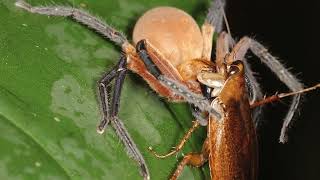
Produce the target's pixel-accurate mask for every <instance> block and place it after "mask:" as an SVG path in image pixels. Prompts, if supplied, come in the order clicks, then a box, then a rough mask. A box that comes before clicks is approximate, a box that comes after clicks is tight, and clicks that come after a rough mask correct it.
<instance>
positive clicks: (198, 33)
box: [16, 0, 303, 179]
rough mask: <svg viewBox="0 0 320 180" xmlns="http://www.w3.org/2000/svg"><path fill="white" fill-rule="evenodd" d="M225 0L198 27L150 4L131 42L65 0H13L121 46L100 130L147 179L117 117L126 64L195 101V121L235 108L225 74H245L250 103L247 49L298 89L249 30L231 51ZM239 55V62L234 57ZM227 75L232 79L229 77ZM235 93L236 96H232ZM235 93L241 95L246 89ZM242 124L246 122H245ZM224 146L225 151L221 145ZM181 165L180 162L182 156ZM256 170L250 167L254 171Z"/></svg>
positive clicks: (164, 89) (217, 118) (218, 117)
mask: <svg viewBox="0 0 320 180" xmlns="http://www.w3.org/2000/svg"><path fill="white" fill-rule="evenodd" d="M224 4H225V2H224V1H220V0H217V1H214V3H212V5H211V7H210V9H209V11H208V14H207V17H206V20H205V23H204V24H203V25H202V27H201V30H200V29H199V27H198V25H197V24H196V23H195V21H194V20H193V18H192V17H191V16H190V15H188V14H187V13H185V12H183V11H181V10H178V9H176V8H171V7H159V8H154V9H152V10H150V11H148V12H146V13H145V14H144V15H143V16H142V17H141V18H140V19H139V20H138V22H137V24H136V25H135V28H134V32H133V44H131V43H130V42H129V41H128V40H127V38H126V37H125V36H124V35H123V34H122V33H120V32H119V31H117V30H115V29H113V28H112V27H111V26H109V25H108V24H106V23H104V22H103V21H102V20H100V19H99V18H96V17H94V16H93V15H91V14H89V13H87V12H85V11H83V10H80V9H76V8H72V7H64V6H31V5H30V4H28V3H26V2H25V1H22V0H19V1H17V2H16V5H17V6H18V7H20V8H23V9H25V10H27V11H29V12H31V13H36V14H43V15H50V16H65V17H70V18H72V19H73V20H76V21H78V22H80V23H82V24H84V25H86V26H88V27H89V28H91V29H93V30H95V31H97V32H98V33H100V34H102V35H103V36H104V37H106V38H108V39H109V40H111V41H112V42H113V43H115V44H116V45H118V46H120V47H121V48H122V51H123V54H122V55H121V56H120V58H119V59H120V60H119V62H118V64H117V65H116V66H115V67H114V68H112V69H111V70H110V71H109V72H108V73H107V74H106V75H105V76H104V77H102V78H101V80H100V81H99V85H98V89H99V97H100V99H101V107H102V112H103V118H102V121H101V123H100V124H99V125H98V128H97V131H98V132H99V133H103V132H104V130H105V128H106V127H107V126H108V125H109V124H111V125H112V126H113V127H114V128H115V130H116V132H117V134H118V136H119V137H120V139H121V140H122V142H123V143H124V145H125V147H126V149H127V151H128V152H129V154H130V155H131V156H132V158H133V159H134V160H135V161H136V162H137V163H138V165H139V167H140V172H141V174H142V176H143V177H144V179H149V178H150V174H149V170H148V168H147V165H146V163H145V160H144V158H143V157H142V155H141V153H140V151H139V150H138V149H137V147H136V145H135V143H134V141H133V139H132V138H131V137H130V135H129V133H128V132H127V130H126V128H125V127H124V125H123V124H122V122H121V120H120V119H119V117H118V111H119V105H120V95H121V89H122V85H123V82H124V78H125V76H126V73H127V71H128V70H130V71H133V72H135V73H137V74H139V75H140V76H141V77H142V78H143V79H144V80H145V81H146V82H147V83H148V84H149V85H150V87H151V88H152V89H153V90H154V91H156V92H157V93H158V94H159V95H160V96H162V97H166V98H167V99H168V100H171V101H175V102H182V101H186V102H188V103H190V104H192V105H193V106H194V107H195V110H194V111H193V114H194V116H195V117H196V119H197V121H195V125H194V126H195V127H197V126H198V125H199V124H201V125H207V124H208V123H209V127H211V125H212V124H211V123H212V122H224V121H225V119H226V118H225V115H226V114H227V113H226V112H227V111H228V110H232V108H229V109H228V108H227V106H226V107H225V105H228V103H229V101H227V100H226V99H224V98H222V97H224V96H223V94H224V93H232V91H230V92H228V91H225V88H226V87H228V86H227V84H228V82H229V79H233V77H238V75H239V76H240V77H239V79H241V78H242V81H243V80H244V79H246V80H247V81H246V82H241V84H236V85H232V86H234V87H238V86H239V90H241V91H240V93H239V94H238V95H239V96H240V95H241V94H242V90H243V93H244V92H246V91H245V90H246V89H247V88H248V89H250V92H251V93H250V97H249V98H247V99H246V100H241V103H244V104H245V105H244V106H243V107H246V106H248V99H249V100H250V102H256V101H257V100H259V99H260V98H261V92H260V89H259V86H258V85H257V83H256V80H255V79H254V77H253V75H252V72H251V70H250V69H249V68H248V66H247V62H246V61H244V60H245V58H244V55H245V53H246V51H247V50H248V49H250V50H251V51H252V52H253V53H254V54H255V55H257V56H258V57H259V58H260V59H261V60H262V62H264V63H265V64H266V65H267V66H268V67H269V68H270V69H271V70H272V71H273V72H274V73H275V74H276V75H277V76H278V77H279V78H280V80H281V81H283V82H284V83H285V84H286V85H287V86H288V87H289V89H290V90H292V91H298V90H301V89H302V87H303V86H302V84H301V83H299V82H298V81H297V80H296V79H295V77H294V76H293V75H292V74H291V73H290V72H288V71H287V70H286V69H285V68H284V67H283V66H282V65H281V64H280V63H279V62H278V61H277V59H276V58H274V57H273V56H271V55H270V54H269V53H268V52H267V50H266V49H265V48H264V47H263V46H262V45H261V44H260V43H258V42H257V41H255V40H253V39H250V38H248V37H245V38H243V39H241V40H240V41H239V42H238V43H237V44H236V45H235V46H234V47H233V49H232V51H231V52H230V53H229V49H230V48H232V46H233V40H232V39H231V37H229V35H228V34H227V33H224V32H221V30H222V24H223V23H222V22H223V15H224V14H223V7H224ZM215 32H216V33H219V34H220V35H219V38H218V41H217V46H216V49H217V52H216V61H215V62H214V63H213V62H211V61H210V60H211V50H212V37H213V34H214V33H215ZM239 59H240V60H243V62H241V61H235V60H239ZM244 69H245V74H244ZM244 76H245V77H246V78H244ZM231 77H232V78H231ZM112 81H115V82H114V87H113V91H111V90H110V89H109V88H108V86H109V85H110V84H111V82H112ZM230 82H233V81H231V80H230ZM230 86H231V85H230ZM111 93H112V98H111V97H110V96H111ZM235 98H239V97H238V96H235ZM240 98H246V95H245V93H244V95H243V97H240ZM219 99H221V100H219ZM299 99H300V95H299V94H296V95H294V97H293V103H292V105H291V107H290V109H289V112H288V115H287V117H286V118H285V123H284V126H283V130H282V132H281V136H280V141H282V142H284V141H286V134H287V127H288V124H289V123H290V121H291V119H292V116H293V115H294V113H295V110H296V109H297V106H298V104H299ZM236 100H239V99H236ZM225 101H227V102H225ZM239 101H240V100H239ZM241 106H242V105H241ZM246 112H248V113H249V112H250V111H246ZM248 116H250V114H243V117H242V116H241V117H239V121H240V120H243V121H245V123H247V122H249V125H248V126H250V127H249V128H248V131H249V132H243V134H244V135H243V137H247V136H250V137H251V136H252V137H253V139H249V140H247V141H246V142H247V143H249V145H248V146H250V148H248V149H247V150H248V151H250V152H251V151H254V150H253V149H254V148H255V147H256V146H255V144H256V142H255V135H254V134H255V133H254V125H253V122H252V121H251V119H250V118H249V119H248ZM239 123H240V122H239ZM256 123H257V122H256ZM242 125H246V126H247V124H242ZM251 127H253V128H251ZM246 133H249V134H246ZM230 137H232V136H230ZM245 140H246V139H245ZM239 142H240V140H239ZM205 144H209V145H205V146H204V147H205V149H206V148H207V147H211V146H210V143H209V142H208V141H206V142H205ZM210 152H213V151H210ZM228 152H230V151H226V153H228ZM254 157H255V154H254V152H253V153H252V155H249V156H248V157H246V158H249V159H250V158H252V159H254ZM185 161H186V160H184V161H183V162H185ZM239 162H240V161H239ZM253 162H255V161H250V162H248V163H249V166H250V167H251V166H252V167H253V166H255V164H254V163H253ZM213 163H214V162H213ZM185 164H187V163H185ZM217 164H218V163H217ZM179 167H180V169H181V168H182V167H183V163H182V164H181V165H180V166H179ZM250 173H251V171H250ZM178 174H179V172H178V173H177V175H178ZM254 174H255V173H254V172H253V176H254Z"/></svg>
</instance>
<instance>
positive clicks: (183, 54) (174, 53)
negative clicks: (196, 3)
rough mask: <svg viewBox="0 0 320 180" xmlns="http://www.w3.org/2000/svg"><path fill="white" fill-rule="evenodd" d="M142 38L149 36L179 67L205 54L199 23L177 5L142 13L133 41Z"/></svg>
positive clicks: (135, 28)
mask: <svg viewBox="0 0 320 180" xmlns="http://www.w3.org/2000/svg"><path fill="white" fill-rule="evenodd" d="M142 39H147V40H148V41H149V42H150V43H151V44H152V45H153V46H154V47H155V48H157V49H158V50H159V52H161V53H162V55H164V56H165V57H166V58H167V59H168V60H169V61H170V62H171V63H172V65H173V66H175V67H177V66H178V65H180V64H181V63H183V62H185V61H188V60H191V59H197V58H200V57H201V54H202V49H203V40H202V35H201V31H200V28H199V26H198V25H197V23H196V22H195V20H194V19H193V18H192V17H191V16H190V15H189V14H187V13H186V12H184V11H182V10H180V9H177V8H173V7H157V8H154V9H151V10H149V11H147V12H146V13H145V14H144V15H143V16H141V17H140V18H139V20H138V21H137V23H136V25H135V27H134V30H133V42H134V44H136V43H137V42H138V41H140V40H142Z"/></svg>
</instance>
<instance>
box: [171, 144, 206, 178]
mask: <svg viewBox="0 0 320 180" xmlns="http://www.w3.org/2000/svg"><path fill="white" fill-rule="evenodd" d="M209 153H210V152H209V139H208V138H207V139H206V140H205V142H204V143H203V146H202V151H201V153H189V154H187V155H185V156H184V157H183V159H182V160H181V161H180V163H179V165H178V167H177V169H176V170H175V172H174V173H173V174H172V176H171V178H170V180H176V179H177V178H178V177H179V175H180V174H181V173H182V170H183V168H184V166H186V165H191V166H195V167H200V166H202V165H203V164H204V163H205V162H207V161H208V157H209Z"/></svg>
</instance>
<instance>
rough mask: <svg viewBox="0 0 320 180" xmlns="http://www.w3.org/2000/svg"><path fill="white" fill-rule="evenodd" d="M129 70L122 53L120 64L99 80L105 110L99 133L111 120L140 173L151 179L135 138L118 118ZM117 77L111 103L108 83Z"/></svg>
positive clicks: (102, 104)
mask: <svg viewBox="0 0 320 180" xmlns="http://www.w3.org/2000/svg"><path fill="white" fill-rule="evenodd" d="M126 71H127V58H126V56H124V55H122V56H121V58H120V60H119V62H118V64H117V65H116V66H115V67H114V68H113V69H112V70H111V71H110V72H109V73H107V74H106V75H105V76H104V77H103V78H102V79H101V80H100V81H99V95H100V99H101V106H102V110H103V120H102V121H101V123H100V125H99V126H98V128H97V131H98V133H100V134H101V133H103V132H104V130H105V128H106V125H108V124H109V123H110V121H111V125H112V126H113V127H114V128H115V130H116V133H117V135H118V136H119V137H120V139H121V140H122V142H123V143H124V145H125V147H126V149H127V152H128V154H129V155H130V156H131V157H132V158H133V159H134V160H135V161H137V163H138V164H139V167H140V173H141V175H142V176H143V177H144V179H149V178H150V174H149V171H148V168H147V165H146V163H145V160H144V159H143V157H142V155H141V153H140V151H139V150H138V148H137V146H136V145H135V143H134V141H133V139H132V138H131V137H130V135H129V133H128V131H127V130H126V128H125V127H124V125H123V123H122V122H121V121H120V120H119V118H118V112H119V104H120V94H121V90H122V86H123V82H124V78H125V75H126ZM113 79H115V83H114V88H113V95H112V100H111V103H110V96H109V95H110V93H111V92H110V88H109V87H108V85H109V84H110V83H111V81H112V80H113Z"/></svg>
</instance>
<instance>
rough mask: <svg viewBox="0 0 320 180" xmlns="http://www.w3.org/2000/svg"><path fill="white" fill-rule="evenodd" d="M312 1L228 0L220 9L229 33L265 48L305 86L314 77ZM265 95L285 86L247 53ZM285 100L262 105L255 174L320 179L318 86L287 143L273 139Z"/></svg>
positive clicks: (318, 61) (316, 18) (318, 69)
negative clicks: (253, 41) (262, 113)
mask: <svg viewBox="0 0 320 180" xmlns="http://www.w3.org/2000/svg"><path fill="white" fill-rule="evenodd" d="M319 3H320V2H319V1H316V0H312V1H311V0H304V1H297V0H291V1H288V0H265V1H263V0H229V1H228V5H227V9H226V14H227V17H228V20H229V25H230V27H231V33H232V36H233V37H234V38H236V39H239V38H241V37H242V36H245V35H247V36H250V37H253V38H255V39H256V40H258V41H259V42H261V43H263V44H264V45H266V46H267V47H268V49H269V50H270V52H272V54H274V55H275V56H277V57H279V58H280V59H281V60H282V62H283V63H284V64H286V67H291V68H292V69H291V72H293V73H294V74H295V75H297V76H298V78H299V79H300V80H301V81H302V82H303V83H304V84H305V85H306V86H310V85H314V84H315V83H317V82H320V79H319V77H320V76H319V74H320V57H319V56H318V54H319V52H320V47H319V45H318V43H319V42H320V41H319V40H320V38H319V33H320V28H319V27H318V26H319V23H320V13H319V11H320V5H319ZM250 62H253V68H254V69H255V71H256V72H259V75H258V79H259V82H260V84H261V86H262V88H263V90H264V92H265V93H266V94H267V95H272V94H273V93H275V92H277V91H279V92H286V91H288V90H287V88H286V87H285V86H284V85H283V84H281V82H279V80H278V79H277V78H276V77H275V76H274V75H273V74H272V73H271V72H270V71H269V70H268V69H267V68H265V67H264V66H263V65H262V64H261V63H260V62H258V59H255V58H251V59H250ZM288 104H289V102H288V101H286V100H284V101H282V102H280V103H274V104H272V105H268V106H267V107H266V108H265V109H266V111H265V113H264V119H265V121H264V123H263V126H262V128H261V129H260V130H259V135H260V136H259V143H260V147H259V148H260V150H259V153H260V154H259V158H260V159H259V161H260V167H259V179H268V180H270V179H282V180H283V179H292V180H293V179H299V180H300V179H304V180H305V179H320V141H319V138H320V118H319V117H320V112H319V111H320V109H319V105H320V98H319V90H318V91H317V92H312V93H309V94H307V95H306V96H305V98H304V102H303V105H302V106H301V108H300V116H299V117H297V118H296V119H295V121H294V123H293V126H292V128H291V129H290V131H289V135H290V136H289V142H288V143H287V144H285V145H283V144H280V143H278V137H279V134H280V129H281V125H282V121H281V120H282V118H283V117H284V115H285V110H286V108H288Z"/></svg>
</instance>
